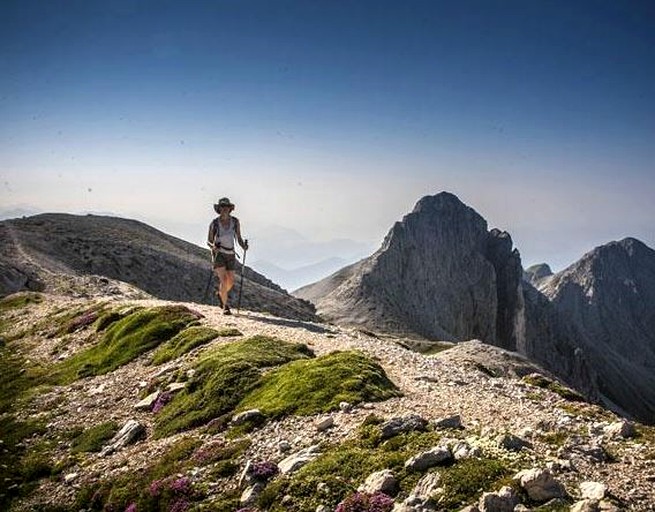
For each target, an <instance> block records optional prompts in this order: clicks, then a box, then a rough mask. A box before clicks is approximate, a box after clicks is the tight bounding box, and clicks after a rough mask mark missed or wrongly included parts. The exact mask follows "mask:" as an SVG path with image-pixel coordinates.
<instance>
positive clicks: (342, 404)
mask: <svg viewBox="0 0 655 512" xmlns="http://www.w3.org/2000/svg"><path fill="white" fill-rule="evenodd" d="M339 409H340V410H341V411H343V412H350V411H352V410H353V406H352V404H351V403H349V402H339Z"/></svg>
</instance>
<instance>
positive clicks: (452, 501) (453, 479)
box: [435, 459, 509, 510]
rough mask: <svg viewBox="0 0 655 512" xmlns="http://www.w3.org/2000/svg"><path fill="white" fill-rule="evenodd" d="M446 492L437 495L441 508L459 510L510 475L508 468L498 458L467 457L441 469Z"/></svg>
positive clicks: (441, 482)
mask: <svg viewBox="0 0 655 512" xmlns="http://www.w3.org/2000/svg"><path fill="white" fill-rule="evenodd" d="M439 473H440V475H441V478H440V487H443V489H444V493H443V494H441V495H439V496H438V497H435V504H437V505H438V506H439V509H440V510H459V509H460V508H461V507H462V506H463V505H466V504H470V503H472V502H473V501H475V500H476V499H477V498H478V497H479V496H480V495H481V494H482V492H483V491H486V490H489V489H492V488H493V486H494V484H496V483H497V482H498V481H499V480H502V479H504V478H505V477H507V476H508V475H509V470H508V468H507V467H506V466H505V465H504V464H503V463H502V462H501V461H499V460H496V459H465V460H462V461H460V462H458V463H457V464H454V465H452V466H450V467H448V468H443V469H440V470H439Z"/></svg>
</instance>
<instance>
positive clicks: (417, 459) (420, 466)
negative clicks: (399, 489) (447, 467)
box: [405, 446, 453, 471]
mask: <svg viewBox="0 0 655 512" xmlns="http://www.w3.org/2000/svg"><path fill="white" fill-rule="evenodd" d="M452 458H453V454H452V453H450V450H449V449H448V448H447V447H445V446H437V447H435V448H432V449H431V450H428V451H425V452H422V453H419V454H418V455H415V456H414V457H412V458H411V459H408V460H407V461H405V467H406V468H407V469H409V470H410V471H425V470H426V469H428V468H431V467H433V466H436V465H438V464H441V463H443V462H446V461H449V460H451V459H452Z"/></svg>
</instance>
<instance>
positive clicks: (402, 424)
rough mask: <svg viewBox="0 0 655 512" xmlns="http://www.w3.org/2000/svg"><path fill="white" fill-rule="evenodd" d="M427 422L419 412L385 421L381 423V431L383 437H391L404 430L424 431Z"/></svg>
mask: <svg viewBox="0 0 655 512" xmlns="http://www.w3.org/2000/svg"><path fill="white" fill-rule="evenodd" d="M427 424H428V422H427V420H425V419H424V418H421V417H420V416H419V415H418V414H411V415H409V416H403V417H398V418H392V419H390V420H387V421H385V422H384V423H382V425H380V432H381V434H382V439H389V438H391V437H394V436H397V435H398V434H400V433H403V432H412V431H414V430H419V431H423V430H425V427H426V426H427Z"/></svg>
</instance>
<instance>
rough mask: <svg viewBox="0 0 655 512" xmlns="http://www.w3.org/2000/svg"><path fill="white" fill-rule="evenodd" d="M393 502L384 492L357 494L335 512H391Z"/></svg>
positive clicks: (349, 497)
mask: <svg viewBox="0 0 655 512" xmlns="http://www.w3.org/2000/svg"><path fill="white" fill-rule="evenodd" d="M392 508H393V500H392V499H391V498H390V497H389V496H387V495H386V494H384V493H382V492H376V493H375V494H367V493H365V492H356V493H354V494H351V495H350V496H348V497H347V498H346V499H345V500H343V501H342V502H341V503H339V505H338V506H337V508H336V510H335V512H390V511H391V509H392Z"/></svg>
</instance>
